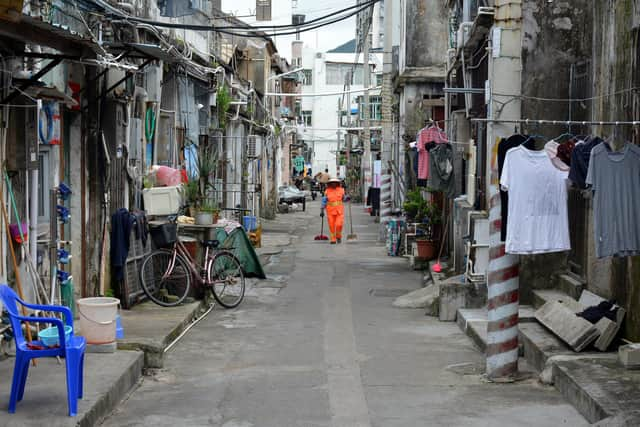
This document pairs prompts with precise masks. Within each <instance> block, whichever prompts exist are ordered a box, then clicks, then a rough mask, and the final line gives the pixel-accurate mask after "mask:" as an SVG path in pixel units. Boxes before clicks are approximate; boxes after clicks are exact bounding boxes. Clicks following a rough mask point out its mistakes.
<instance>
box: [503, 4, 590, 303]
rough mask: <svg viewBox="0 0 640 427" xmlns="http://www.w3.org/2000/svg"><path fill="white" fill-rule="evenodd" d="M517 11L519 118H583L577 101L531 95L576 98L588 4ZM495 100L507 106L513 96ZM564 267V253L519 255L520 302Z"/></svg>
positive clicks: (586, 42) (556, 129) (548, 132)
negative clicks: (575, 79) (577, 68)
mask: <svg viewBox="0 0 640 427" xmlns="http://www.w3.org/2000/svg"><path fill="white" fill-rule="evenodd" d="M522 14H523V24H522V25H523V32H522V68H523V70H522V95H524V96H525V97H526V98H523V100H522V118H529V119H551V120H569V119H570V118H571V119H577V118H580V119H581V120H587V119H588V117H587V114H588V111H587V110H586V109H585V108H583V106H581V105H576V103H572V104H570V103H569V102H567V101H561V102H551V101H547V100H542V99H536V98H553V99H557V98H562V99H568V98H570V97H571V96H575V95H573V94H572V93H573V92H574V91H575V90H576V88H575V82H574V87H573V88H572V87H571V86H572V83H571V82H572V65H574V73H575V66H577V65H578V64H585V63H587V64H588V62H589V60H590V57H591V33H592V28H591V26H592V22H593V17H592V13H591V2H590V1H589V0H574V1H556V2H552V3H549V2H548V1H546V0H530V1H526V2H524V4H523V8H522ZM498 99H499V101H501V102H503V103H505V104H506V103H508V102H510V101H512V100H513V99H514V98H513V97H507V96H501V97H499V98H498ZM498 108H500V107H498ZM514 128H515V126H514ZM518 130H519V131H522V132H523V133H525V132H526V133H529V134H535V135H543V136H546V137H547V138H548V139H551V138H553V137H556V136H558V135H560V134H562V133H565V132H567V131H568V130H569V129H568V128H567V126H544V127H539V126H536V125H532V126H529V128H528V129H518ZM576 131H577V130H576ZM540 148H542V147H540ZM567 269H568V267H567V254H566V253H557V254H545V255H533V256H521V257H520V290H521V301H522V302H524V303H530V302H531V295H532V294H531V292H532V290H534V289H548V288H550V287H553V285H554V281H553V277H554V274H555V273H556V272H558V271H563V270H567Z"/></svg>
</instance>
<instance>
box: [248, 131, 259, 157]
mask: <svg viewBox="0 0 640 427" xmlns="http://www.w3.org/2000/svg"><path fill="white" fill-rule="evenodd" d="M257 153H258V136H257V135H249V136H248V137H247V157H248V158H250V159H255V158H257V157H258V154H257Z"/></svg>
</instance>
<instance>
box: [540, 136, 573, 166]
mask: <svg viewBox="0 0 640 427" xmlns="http://www.w3.org/2000/svg"><path fill="white" fill-rule="evenodd" d="M559 146H560V144H558V143H557V142H556V141H554V140H553V139H552V140H551V141H549V142H547V143H546V144H545V145H544V151H546V152H547V155H548V156H549V159H551V163H553V166H555V167H556V168H558V170H561V171H563V172H569V165H568V164H566V163H565V162H564V161H562V159H560V157H558V147H559Z"/></svg>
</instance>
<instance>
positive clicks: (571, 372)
mask: <svg viewBox="0 0 640 427" xmlns="http://www.w3.org/2000/svg"><path fill="white" fill-rule="evenodd" d="M553 377H554V381H555V386H556V388H557V389H558V390H560V392H561V393H562V394H563V395H564V396H565V397H566V398H567V400H569V402H571V404H573V406H575V408H576V409H577V410H578V411H579V412H580V413H581V414H582V415H583V416H584V417H585V418H586V419H587V421H589V422H590V423H595V422H598V421H600V420H603V419H605V418H608V417H615V416H616V415H618V414H620V413H625V412H628V411H631V410H637V408H638V402H639V401H640V388H639V387H638V384H640V371H630V370H626V369H624V368H622V367H621V366H620V365H619V364H618V361H617V359H616V358H615V356H612V357H609V358H603V357H600V358H591V359H589V358H582V359H576V360H565V361H558V362H554V364H553Z"/></svg>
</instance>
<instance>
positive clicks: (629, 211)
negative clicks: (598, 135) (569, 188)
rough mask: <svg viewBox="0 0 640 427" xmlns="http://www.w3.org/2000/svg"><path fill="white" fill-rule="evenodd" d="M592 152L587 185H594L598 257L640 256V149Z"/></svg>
mask: <svg viewBox="0 0 640 427" xmlns="http://www.w3.org/2000/svg"><path fill="white" fill-rule="evenodd" d="M604 144H605V143H602V144H599V145H597V146H596V147H594V148H593V150H592V151H591V158H590V160H589V171H588V173H587V179H586V183H587V184H590V185H592V186H593V191H594V205H593V216H594V222H595V238H596V255H597V256H598V258H603V257H607V256H613V255H616V256H630V255H637V254H640V220H639V218H640V148H638V147H637V146H635V145H633V144H627V145H626V146H625V147H624V149H622V150H621V151H618V152H612V151H609V150H607V147H606V146H605V145H604Z"/></svg>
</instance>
